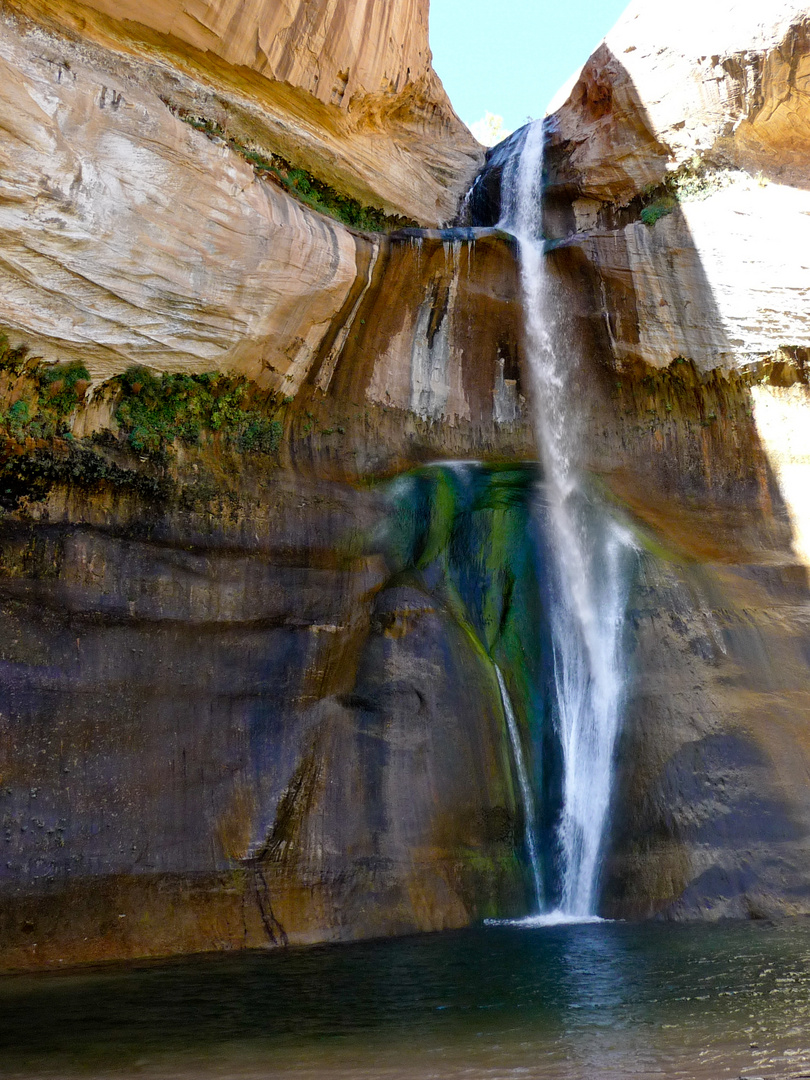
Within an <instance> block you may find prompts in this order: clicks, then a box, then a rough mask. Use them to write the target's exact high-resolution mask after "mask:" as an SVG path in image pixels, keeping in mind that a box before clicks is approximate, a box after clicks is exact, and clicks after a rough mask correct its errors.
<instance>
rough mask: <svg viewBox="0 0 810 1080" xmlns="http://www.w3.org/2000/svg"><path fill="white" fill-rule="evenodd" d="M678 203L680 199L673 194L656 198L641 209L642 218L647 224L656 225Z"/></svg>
mask: <svg viewBox="0 0 810 1080" xmlns="http://www.w3.org/2000/svg"><path fill="white" fill-rule="evenodd" d="M677 205H678V200H677V199H675V198H673V197H672V196H669V197H665V198H663V199H656V200H655V202H652V203H650V204H649V206H645V207H644V209H643V210H642V211H641V220H642V221H643V222H644V224H645V225H654V224H655V223H656V221H658V220H659V219H660V218H662V217H666V216H667V214H671V213H672V212H673V210H674V209H675V207H676V206H677Z"/></svg>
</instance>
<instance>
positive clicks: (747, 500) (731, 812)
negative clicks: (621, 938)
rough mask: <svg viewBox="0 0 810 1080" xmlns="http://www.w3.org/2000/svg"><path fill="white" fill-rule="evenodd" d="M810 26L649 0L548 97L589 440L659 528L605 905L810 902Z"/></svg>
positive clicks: (784, 8)
mask: <svg viewBox="0 0 810 1080" xmlns="http://www.w3.org/2000/svg"><path fill="white" fill-rule="evenodd" d="M693 6H694V9H695V10H694V11H692V7H693ZM690 13H691V16H692V17H690ZM807 33H808V17H807V12H806V9H805V7H804V5H801V4H798V3H794V2H785V3H779V4H774V5H768V8H767V11H765V10H764V9H763V7H762V5H761V4H758V3H747V2H740V3H738V2H733V0H729V2H727V3H722V4H716V5H713V6H712V9H711V11H707V10H706V9H705V5H702V6H700V7H698V5H691V4H687V5H686V6H685V9H679V12H678V16H677V18H673V19H668V20H666V22H665V23H663V22H662V19H661V12H660V6H658V5H655V4H653V3H650V2H648V0H638V2H636V3H633V4H631V5H630V7H629V9H628V11H627V12H626V14H625V16H624V17H623V19H622V20H621V21H620V23H619V25H618V26H617V27H616V29H615V30H614V31H613V32H612V33H611V34H610V35H608V38H607V39H606V41H605V42H604V43H603V44H602V45H601V46H600V47H599V48H598V49H597V51H596V52H595V53H594V55H593V56H592V57H591V59H590V60H589V61H588V63H587V64H586V65H585V67H584V68H583V70H582V72H581V73H580V74H579V75H578V77H577V78H575V80H574V81H573V84H572V86H571V87H569V88H568V90H567V91H566V94H567V96H566V94H562V95H561V96H560V98H559V99H558V100H559V107H558V108H557V109H556V111H555V112H554V113H553V114H552V115H551V117H549V118H548V120H547V121H546V123H547V130H548V150H547V157H546V170H547V202H546V206H545V224H546V232H547V235H548V236H549V237H550V239H551V240H553V241H554V242H555V243H554V244H553V245H552V247H553V248H555V249H556V250H554V251H553V253H552V254H550V255H549V260H548V261H549V266H550V270H551V273H552V274H554V275H556V276H557V277H558V279H559V281H560V282H561V286H560V287H561V288H562V289H563V292H564V293H565V295H566V304H567V306H568V308H569V309H570V310H574V311H576V312H577V313H578V323H577V324H576V329H575V330H574V334H575V336H576V340H578V342H579V343H580V348H579V349H578V350H575V352H576V353H577V356H578V363H579V365H580V371H579V385H580V389H581V400H580V402H579V403H578V404H577V405H575V406H574V407H575V408H579V409H580V410H581V412H582V415H583V431H584V440H583V446H582V458H583V462H584V464H585V465H586V467H588V468H590V469H591V470H592V471H593V472H594V473H596V474H598V475H599V476H600V477H601V478H602V480H603V482H604V483H605V484H606V487H607V489H608V490H609V491H610V492H611V494H612V496H613V497H615V498H616V499H617V500H618V501H619V503H620V504H622V505H623V506H624V507H625V508H626V509H627V510H629V512H630V515H631V518H630V520H631V521H632V522H634V523H635V524H634V528H635V529H636V530H637V536H638V539H639V544H640V547H641V554H640V556H639V571H638V577H637V580H636V582H635V585H634V589H633V592H632V598H631V610H630V625H629V630H628V643H627V644H628V650H629V656H630V666H631V672H632V677H631V683H630V690H629V697H628V707H627V712H628V715H627V721H626V726H625V729H624V733H623V736H622V742H621V745H620V748H619V753H618V760H617V784H616V791H615V807H614V817H613V823H614V824H613V835H612V837H611V843H610V850H609V852H608V859H607V864H606V868H605V875H604V882H603V886H604V892H603V910H604V912H605V914H608V915H611V916H616V917H633V918H636V917H649V916H653V915H657V916H659V917H670V918H694V917H701V918H717V917H722V916H742V917H746V916H754V917H759V916H775V915H780V914H794V913H798V912H802V913H806V912H808V911H810V869H809V868H810V816H808V807H809V806H810V798H808V796H809V795H810V724H809V723H808V715H810V714H809V713H808V709H810V665H809V664H808V651H807V625H808V615H810V590H808V579H807V568H808V566H809V565H810V562H808V550H809V548H808V535H810V534H808V531H807V529H808V520H809V519H808V512H807V506H808V502H807V495H806V492H807V490H808V488H807V479H808V476H809V475H810V474H808V461H810V421H809V419H808V418H809V417H810V411H808V406H810V389H809V385H808V372H807V366H806V364H807V356H808V353H807V349H808V346H810V334H809V331H810V323H808V295H810V278H808V268H807V259H806V249H807V243H806V241H807V239H808V236H807V225H806V222H807V219H808V211H810V203H809V202H808V194H807V190H806V187H807V184H806V175H805V169H804V164H805V163H806V160H807V147H806V145H805V143H806V139H805V134H806V129H807V124H808V122H810V99H809V98H808V96H807V93H806V86H805V83H806V75H805V73H804V72H805V68H806V67H807V65H808V63H810V54H809V52H808V39H807ZM522 138H523V135H522V133H517V134H516V135H515V136H513V137H512V139H511V140H510V141H509V142H507V143H505V144H503V145H502V146H500V147H498V148H497V149H496V150H495V151H493V152H491V153H490V155H489V166H488V169H487V171H486V172H485V174H484V175H483V176H482V177H481V178H480V180H479V181H478V183H477V185H476V189H475V193H474V197H473V199H472V206H473V210H474V217H475V220H476V221H477V222H478V223H479V224H487V223H490V222H491V221H493V220H495V219H496V218H497V216H498V208H499V200H500V193H499V177H500V175H501V174H502V172H503V169H504V168H505V167H506V165H507V163H508V162H509V160H510V159H511V158H512V157H513V156H514V154H515V153H517V152H518V151H519V148H520V145H521V141H522Z"/></svg>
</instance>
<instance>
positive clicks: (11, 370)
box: [0, 335, 90, 442]
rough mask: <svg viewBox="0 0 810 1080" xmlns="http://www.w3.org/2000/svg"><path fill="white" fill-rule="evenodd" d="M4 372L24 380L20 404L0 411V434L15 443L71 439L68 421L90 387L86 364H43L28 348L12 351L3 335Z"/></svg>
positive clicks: (0, 368)
mask: <svg viewBox="0 0 810 1080" xmlns="http://www.w3.org/2000/svg"><path fill="white" fill-rule="evenodd" d="M0 372H4V373H6V376H7V378H8V377H9V376H10V377H11V378H12V379H14V380H17V381H19V380H20V378H21V377H23V382H22V386H21V387H19V388H18V391H17V393H18V395H19V396H17V400H16V401H14V402H13V403H12V404H11V405H9V406H8V408H6V409H0V434H5V435H6V436H7V437H10V438H12V439H13V440H14V441H15V442H22V441H23V440H25V439H28V438H31V439H52V438H53V437H54V436H63V437H64V436H65V435H67V426H66V422H67V419H68V417H69V416H70V414H71V413H72V412H73V410H74V409H75V408H76V407H77V405H78V404H79V402H81V401H82V400H83V399H84V396H85V394H86V392H87V389H88V387H89V386H90V373H89V372H88V370H87V368H86V367H85V366H84V365H83V364H81V363H79V362H77V361H73V362H71V363H69V364H42V363H41V362H39V361H38V360H31V359H29V358H28V350H27V349H26V348H25V347H24V346H20V347H19V348H16V349H12V348H11V347H10V345H9V343H8V339H7V338H6V337H5V336H4V335H0ZM25 376H28V378H25Z"/></svg>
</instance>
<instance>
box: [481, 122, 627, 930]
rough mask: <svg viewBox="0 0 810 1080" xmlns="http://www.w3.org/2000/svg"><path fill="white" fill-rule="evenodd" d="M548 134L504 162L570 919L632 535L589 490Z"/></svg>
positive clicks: (599, 818) (605, 807) (608, 735)
mask: <svg viewBox="0 0 810 1080" xmlns="http://www.w3.org/2000/svg"><path fill="white" fill-rule="evenodd" d="M543 144H544V131H543V124H542V122H537V123H535V124H533V125H532V126H531V127H530V128H529V130H528V131H527V134H526V140H525V143H524V145H523V149H522V152H521V154H520V157H519V158H518V159H517V163H516V164H515V165H513V166H512V168H511V174H510V170H509V169H508V168H507V169H506V170H505V172H504V178H503V211H502V215H501V222H500V226H501V228H504V229H506V230H508V231H509V232H511V233H512V234H513V235H514V236H515V237H516V238H517V240H518V243H519V247H520V263H521V279H522V288H523V299H524V305H525V311H526V339H527V347H528V351H529V359H530V363H531V368H532V372H533V376H534V381H535V386H534V390H535V398H536V402H537V405H536V412H537V415H536V428H537V433H538V438H539V442H540V449H541V453H542V462H543V467H544V474H545V491H546V497H547V499H548V520H549V532H550V547H551V551H552V566H551V567H550V568H549V571H550V576H551V590H552V603H551V605H550V606H551V611H550V619H551V631H552V638H553V653H554V656H553V660H554V683H555V697H556V703H555V704H556V723H557V730H558V736H559V739H560V743H561V747H562V757H563V770H564V776H563V802H562V812H561V819H560V824H559V830H558V845H559V857H560V868H559V869H560V873H561V878H562V892H561V898H560V903H559V908H558V909H556V910H555V911H554V912H550V913H549V912H546V913H545V914H544V918H546V919H552V920H553V919H558V920H560V921H564V920H570V919H571V918H580V919H581V918H587V917H593V916H594V915H595V908H596V902H597V899H598V897H597V884H598V875H599V864H600V856H601V852H602V848H603V842H604V834H605V827H606V824H607V816H608V811H609V807H610V797H611V786H612V776H613V756H614V749H615V744H616V737H617V735H618V732H619V725H620V719H621V709H622V700H623V694H624V672H623V670H622V655H621V636H622V626H623V621H624V615H625V607H626V595H627V589H626V584H625V582H626V578H627V574H626V572H625V571H626V566H625V564H626V556H627V554H628V553H629V552H630V551H632V540H631V539H630V537H629V535H628V534H627V533H626V531H625V530H624V529H622V528H621V527H620V526H619V525H618V524H617V523H616V522H614V521H613V520H612V519H611V518H610V517H609V516H608V515H607V513H606V512H605V511H603V510H600V508H599V507H598V506H596V505H594V503H593V502H592V501H591V500H589V499H588V497H587V494H586V492H585V490H584V488H583V483H582V473H581V469H580V463H579V460H578V450H579V446H580V445H581V432H582V416H581V412H580V410H581V407H582V406H581V391H580V389H579V388H578V386H577V374H578V367H579V355H578V353H577V347H576V344H575V330H574V327H573V326H572V325H571V323H570V321H569V318H568V316H567V311H566V305H565V304H564V303H562V301H561V296H560V292H559V286H558V284H557V282H556V280H555V279H554V278H553V277H552V276H551V274H550V273H549V272H548V270H547V267H546V265H545V255H544V248H543V228H542V195H543ZM527 811H528V807H527ZM535 872H536V871H535ZM538 897H539V898H540V903H541V904H542V898H541V894H540V893H538Z"/></svg>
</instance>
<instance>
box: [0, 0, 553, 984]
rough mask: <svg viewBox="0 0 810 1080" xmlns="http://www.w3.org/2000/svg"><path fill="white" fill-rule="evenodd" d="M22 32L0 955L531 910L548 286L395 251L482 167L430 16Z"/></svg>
mask: <svg viewBox="0 0 810 1080" xmlns="http://www.w3.org/2000/svg"><path fill="white" fill-rule="evenodd" d="M0 21H1V29H2V33H0V63H1V64H2V75H3V78H2V80H0V86H1V87H2V89H1V90H0V127H1V128H2V131H3V139H2V142H1V143H0V175H1V176H2V191H3V198H2V208H0V225H1V226H2V227H1V228H0V232H2V240H0V247H2V254H1V255H0V279H1V281H2V286H1V288H2V297H3V299H2V312H1V313H0V332H2V341H0V473H2V480H1V481H0V489H2V490H1V491H0V548H2V554H1V555H0V596H1V597H2V598H1V599H0V605H2V616H1V618H2V625H3V633H2V645H0V649H1V650H2V661H0V663H2V678H0V820H1V821H2V827H3V844H4V851H5V857H4V859H3V860H2V862H1V863H0V923H1V924H2V931H0V941H2V959H1V960H0V963H2V965H3V966H4V967H30V966H34V967H36V966H40V965H48V964H52V963H57V962H70V961H83V960H87V959H102V958H114V957H125V956H142V955H165V954H167V953H174V952H183V951H195V950H200V949H203V950H205V949H212V948H236V947H244V946H250V945H254V946H269V945H278V944H283V943H285V942H293V943H294V942H308V941H322V940H339V939H346V938H353V937H359V936H373V935H378V934H392V933H403V932H413V931H417V930H429V929H440V928H444V927H452V926H462V925H466V924H468V923H469V922H470V921H471V920H474V919H476V918H480V917H482V916H483V915H487V914H496V913H498V912H500V911H512V912H519V911H521V910H523V908H524V907H525V905H526V902H527V899H526V897H527V890H528V889H529V887H530V884H529V880H528V878H527V874H526V869H525V865H524V862H523V859H522V855H521V852H522V817H521V814H522V810H521V807H520V805H519V801H518V800H516V798H515V791H514V786H513V780H512V771H511V763H510V762H511V759H510V756H509V743H508V737H507V733H506V727H505V718H504V711H503V705H502V702H501V698H500V692H499V688H498V683H497V679H496V676H495V671H494V667H493V661H492V659H491V656H490V651H491V650H492V649H494V648H495V647H496V639H497V640H498V641H500V638H501V637H504V635H505V637H504V641H503V642H502V643H501V644H500V645H499V646H498V647H499V649H500V652H499V661H500V664H501V667H502V669H503V671H504V673H505V677H506V678H507V680H508V683H509V685H510V686H511V687H512V688H513V691H514V696H515V707H516V709H517V710H518V712H519V714H520V715H521V718H522V722H523V723H524V724H525V723H526V719H527V715H528V711H529V708H530V702H529V700H528V698H529V694H530V689H529V688H528V684H527V682H526V676H525V675H524V674H523V671H522V665H521V663H520V662H519V658H518V656H517V654H516V652H515V650H516V648H517V646H516V644H515V642H516V640H517V637H516V632H515V630H514V628H513V621H514V619H515V618H519V619H523V621H524V622H525V621H526V620H527V618H528V616H527V614H526V612H525V611H523V610H522V609H521V608H520V605H521V603H522V601H521V600H520V599H519V598H518V597H514V598H513V592H514V582H515V579H516V577H520V576H521V575H523V577H524V578H525V576H526V574H527V573H529V572H530V570H529V567H530V561H529V559H528V555H527V554H526V552H525V550H524V548H525V541H524V539H523V538H525V536H526V535H527V530H526V524H525V513H526V505H527V500H528V493H529V491H530V489H531V479H532V474H531V472H530V471H527V470H525V469H521V468H520V467H513V468H511V470H506V471H503V470H499V468H498V466H497V463H498V462H504V461H507V460H510V461H514V460H518V461H519V460H524V459H531V458H533V457H534V456H535V454H534V443H533V436H532V432H531V427H530V424H529V421H528V409H527V402H526V399H527V394H528V389H527V385H526V377H525V371H524V361H523V346H522V326H521V317H520V305H519V289H518V277H517V269H516V265H515V260H514V251H513V247H512V243H511V241H510V239H509V238H508V237H505V236H503V235H501V234H498V233H497V232H496V231H495V230H490V231H489V232H488V233H485V234H480V235H478V236H477V240H476V243H475V246H474V248H473V244H472V236H471V234H470V233H469V231H465V230H444V231H440V230H433V231H431V230H425V229H421V230H420V229H414V228H412V227H404V226H408V224H409V222H408V219H416V220H418V221H419V222H420V223H423V224H432V223H438V222H441V221H442V220H444V219H445V218H448V217H451V216H452V215H453V214H454V212H455V208H456V205H457V201H458V197H459V195H460V194H461V193H463V191H464V190H466V187H467V186H468V184H469V181H470V178H471V176H472V174H473V173H474V171H475V169H476V168H477V165H478V163H479V161H480V150H479V148H478V147H477V144H476V143H475V142H474V140H473V139H472V137H471V136H470V135H469V133H468V132H467V131H466V129H465V128H463V125H461V124H460V122H459V121H458V120H457V118H456V117H455V115H454V114H453V112H452V109H451V108H450V106H449V103H448V102H447V99H446V97H445V95H444V92H443V90H442V88H441V85H440V83H439V82H438V80H437V79H436V77H435V75H434V74H433V72H432V70H431V68H430V54H429V49H428V46H427V5H426V4H422V3H398V2H391V3H385V4H378V3H370V4H369V3H362V2H359V3H354V4H343V3H340V4H328V5H321V7H319V8H318V11H317V13H316V12H314V10H313V8H312V6H311V5H294V4H293V5H268V4H262V3H256V4H252V5H230V6H228V5H211V6H209V7H204V6H200V5H196V7H192V6H191V5H185V6H183V5H177V7H176V9H175V8H172V7H171V6H167V5H165V4H161V5H152V6H151V7H150V6H148V5H147V6H144V5H137V6H136V5H133V6H132V10H129V9H127V8H126V7H122V5H104V4H97V5H79V4H72V3H70V2H65V3H61V2H60V3H56V4H52V3H48V2H45V3H30V4H29V3H19V4H18V3H10V4H7V5H4V6H3V11H2V13H0ZM357 40H360V41H362V42H363V46H362V47H361V49H360V50H359V51H358V50H357V49H356V48H355V45H354V42H355V41H357ZM336 87H337V89H336ZM411 224H413V222H411ZM370 229H372V230H374V231H369V230H370ZM468 457H474V458H477V459H479V460H482V461H490V462H493V463H495V464H493V466H492V470H493V471H492V472H491V473H487V472H486V471H485V472H484V473H482V474H481V476H480V477H479V478H478V479H474V478H473V479H470V481H469V483H468V482H467V478H461V477H460V476H458V475H456V473H454V472H453V471H452V469H450V470H449V471H447V470H445V471H442V470H439V471H438V472H437V471H436V470H435V469H433V470H431V469H427V470H424V469H422V471H420V467H421V466H423V465H424V463H427V462H431V461H435V460H437V459H451V458H468ZM413 470H416V471H415V472H414V471H413ZM403 474H408V476H407V477H406V476H404V475H403ZM397 475H399V476H400V479H399V480H396V481H395V480H393V479H391V478H392V477H395V476H397ZM408 477H409V478H408ZM476 492H477V494H475V493H476ZM408 536H409V537H410V538H411V539H410V541H409V542H407V543H406V542H405V538H406V537H408ZM465 537H466V539H465ZM473 537H474V539H475V545H476V548H475V553H474V554H473V553H472V552H471V553H470V556H469V558H470V561H471V563H472V562H474V563H476V565H479V571H478V572H477V574H474V575H473V576H472V577H470V576H469V575H468V574H465V575H461V576H460V571H459V570H458V566H457V562H458V558H459V550H461V549H460V548H459V545H461V546H462V548H463V547H464V545H467V547H469V545H470V544H471V543H472V538H473ZM34 552H37V553H38V554H36V555H34ZM452 552H455V554H452ZM487 553H488V554H487ZM32 557H33V561H32ZM525 591H526V595H530V594H536V593H537V589H536V586H534V585H533V586H531V587H529V588H527V589H526V590H525ZM518 609H520V610H518ZM510 612H512V613H517V614H510ZM521 612H522V613H521ZM493 620H494V623H493ZM493 626H494V630H493ZM510 628H511V629H510ZM499 635H500V637H499Z"/></svg>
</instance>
